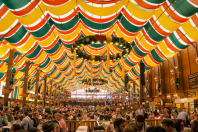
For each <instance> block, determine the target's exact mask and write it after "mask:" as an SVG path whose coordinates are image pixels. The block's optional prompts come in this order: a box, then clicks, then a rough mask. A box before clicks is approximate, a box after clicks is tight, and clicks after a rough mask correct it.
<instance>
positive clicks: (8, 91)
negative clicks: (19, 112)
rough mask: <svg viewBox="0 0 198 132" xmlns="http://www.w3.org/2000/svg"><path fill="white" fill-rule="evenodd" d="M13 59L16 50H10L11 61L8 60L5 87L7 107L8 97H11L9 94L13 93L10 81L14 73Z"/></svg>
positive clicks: (5, 103)
mask: <svg viewBox="0 0 198 132" xmlns="http://www.w3.org/2000/svg"><path fill="white" fill-rule="evenodd" d="M13 58H14V49H12V50H10V55H9V60H8V70H7V78H6V85H5V87H4V105H5V106H8V96H9V93H10V92H11V91H12V90H11V89H9V86H10V79H11V73H12V65H13ZM13 83H14V82H13Z"/></svg>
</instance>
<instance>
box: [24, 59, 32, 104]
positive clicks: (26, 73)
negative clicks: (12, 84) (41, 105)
mask: <svg viewBox="0 0 198 132" xmlns="http://www.w3.org/2000/svg"><path fill="white" fill-rule="evenodd" d="M29 65H30V62H29V61H26V66H25V77H24V87H23V106H26V97H27V96H28V93H27V84H28V71H29Z"/></svg>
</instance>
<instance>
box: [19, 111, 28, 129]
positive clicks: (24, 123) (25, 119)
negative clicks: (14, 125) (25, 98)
mask: <svg viewBox="0 0 198 132" xmlns="http://www.w3.org/2000/svg"><path fill="white" fill-rule="evenodd" d="M29 121H30V117H29V116H28V112H24V114H23V120H22V121H21V123H20V126H21V127H22V128H23V130H26V131H27V130H28V123H29Z"/></svg>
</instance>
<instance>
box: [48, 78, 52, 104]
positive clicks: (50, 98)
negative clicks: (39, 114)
mask: <svg viewBox="0 0 198 132" xmlns="http://www.w3.org/2000/svg"><path fill="white" fill-rule="evenodd" d="M52 81H53V80H51V83H50V84H51V86H50V95H49V107H51V100H52V86H53V85H52Z"/></svg>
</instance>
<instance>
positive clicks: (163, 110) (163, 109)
mask: <svg viewBox="0 0 198 132" xmlns="http://www.w3.org/2000/svg"><path fill="white" fill-rule="evenodd" d="M162 113H163V114H164V116H166V113H167V109H166V108H164V107H163V108H162Z"/></svg>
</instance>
